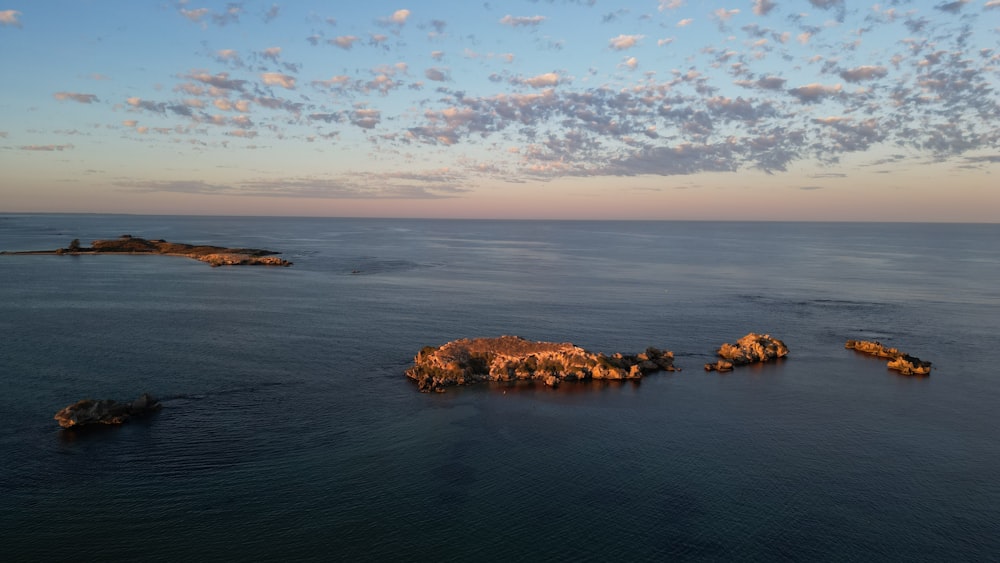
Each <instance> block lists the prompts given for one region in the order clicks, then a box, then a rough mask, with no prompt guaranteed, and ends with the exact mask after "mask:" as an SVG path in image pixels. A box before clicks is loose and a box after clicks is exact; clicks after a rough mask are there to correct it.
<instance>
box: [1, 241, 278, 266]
mask: <svg viewBox="0 0 1000 563" xmlns="http://www.w3.org/2000/svg"><path fill="white" fill-rule="evenodd" d="M0 254H5V255H45V254H55V255H59V256H66V255H68V256H81V255H88V254H162V255H166V256H185V257H187V258H193V259H195V260H199V261H201V262H205V263H207V264H209V265H211V266H213V267H216V266H291V265H292V263H291V262H289V261H288V260H285V259H283V258H279V257H277V256H275V254H281V253H280V252H276V251H273V250H264V249H260V248H226V247H222V246H211V245H194V244H185V243H179V242H167V241H165V240H163V239H155V240H150V239H144V238H141V237H134V236H132V235H122V236H120V237H118V238H117V239H101V240H95V241H93V242H91V243H90V246H80V241H79V240H75V239H74V240H73V241H72V242H71V243H70V244H69V246H67V247H66V248H58V249H56V250H27V251H18V252H0Z"/></svg>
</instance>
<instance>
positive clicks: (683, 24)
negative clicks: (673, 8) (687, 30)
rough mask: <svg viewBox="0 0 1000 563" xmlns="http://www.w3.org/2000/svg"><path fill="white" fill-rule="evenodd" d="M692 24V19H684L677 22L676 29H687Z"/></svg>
mask: <svg viewBox="0 0 1000 563" xmlns="http://www.w3.org/2000/svg"><path fill="white" fill-rule="evenodd" d="M693 23H694V20H693V19H692V18H684V19H682V20H681V21H679V22H677V27H687V26H689V25H691V24H693Z"/></svg>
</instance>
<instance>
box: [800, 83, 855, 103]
mask: <svg viewBox="0 0 1000 563" xmlns="http://www.w3.org/2000/svg"><path fill="white" fill-rule="evenodd" d="M841 90H843V86H841V85H840V84H834V85H832V86H826V85H823V84H818V83H815V82H814V83H812V84H806V85H805V86H799V87H798V88H792V89H791V90H789V91H788V93H789V94H791V95H793V96H795V97H796V98H798V99H800V100H802V101H803V102H806V103H810V102H817V101H819V100H821V99H823V98H825V97H827V96H833V95H836V94H839V93H840V92H841Z"/></svg>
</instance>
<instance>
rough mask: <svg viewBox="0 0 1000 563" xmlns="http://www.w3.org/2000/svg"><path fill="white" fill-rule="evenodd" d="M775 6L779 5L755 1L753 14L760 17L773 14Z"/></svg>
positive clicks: (767, 0)
mask: <svg viewBox="0 0 1000 563" xmlns="http://www.w3.org/2000/svg"><path fill="white" fill-rule="evenodd" d="M775 6H777V4H775V3H774V2H772V1H771V0H754V2H753V13H755V14H757V15H758V16H766V15H767V14H769V13H771V10H773V9H774V7H775Z"/></svg>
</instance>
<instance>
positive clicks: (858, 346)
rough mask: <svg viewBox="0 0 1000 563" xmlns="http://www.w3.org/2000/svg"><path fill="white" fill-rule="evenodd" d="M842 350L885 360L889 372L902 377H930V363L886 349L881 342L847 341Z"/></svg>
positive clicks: (897, 350)
mask: <svg viewBox="0 0 1000 563" xmlns="http://www.w3.org/2000/svg"><path fill="white" fill-rule="evenodd" d="M844 348H847V349H848V350H855V351H857V352H861V353H862V354H868V355H869V356H875V357H877V358H886V359H888V360H889V362H888V363H887V364H886V367H888V368H889V369H891V370H896V371H898V372H899V373H901V374H903V375H930V374H931V363H930V362H925V361H923V360H921V359H920V358H917V357H915V356H911V355H909V354H907V353H906V352H901V351H900V350H899V349H897V348H888V347H886V346H884V345H883V344H882V343H881V342H871V341H869V340H848V341H847V343H845V344H844Z"/></svg>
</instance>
